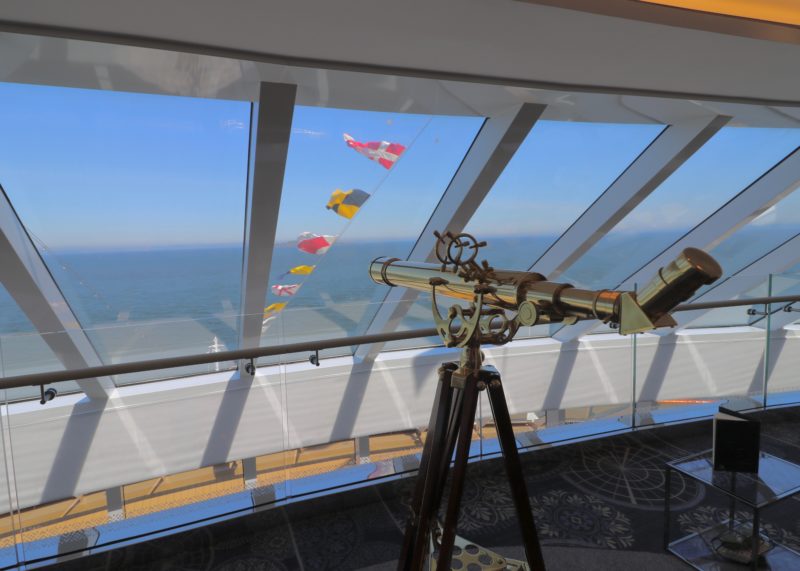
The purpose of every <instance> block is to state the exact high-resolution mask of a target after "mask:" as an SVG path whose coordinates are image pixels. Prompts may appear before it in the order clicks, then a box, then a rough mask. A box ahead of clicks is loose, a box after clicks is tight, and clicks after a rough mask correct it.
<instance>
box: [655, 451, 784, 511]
mask: <svg viewBox="0 0 800 571" xmlns="http://www.w3.org/2000/svg"><path fill="white" fill-rule="evenodd" d="M668 466H669V467H670V468H672V469H673V470H677V471H678V472H681V473H682V474H685V475H686V476H689V477H691V478H694V479H695V480H699V481H700V482H703V483H704V484H708V485H709V486H713V487H715V488H717V489H719V490H721V491H723V492H725V493H726V494H729V495H732V496H735V497H736V499H738V500H741V501H743V502H745V503H747V504H749V505H751V506H755V507H762V506H765V505H768V504H770V503H772V502H774V501H777V500H780V499H781V498H785V497H787V496H791V495H793V494H795V493H797V492H800V466H798V465H797V464H794V463H792V462H788V461H786V460H781V459H780V458H778V457H776V456H773V455H772V454H767V453H766V452H761V454H760V459H759V466H758V473H753V474H750V473H747V472H725V471H722V470H714V463H713V459H712V451H711V450H705V451H703V452H699V453H697V454H693V455H692V456H687V457H685V458H681V459H679V460H675V461H673V462H669V463H668Z"/></svg>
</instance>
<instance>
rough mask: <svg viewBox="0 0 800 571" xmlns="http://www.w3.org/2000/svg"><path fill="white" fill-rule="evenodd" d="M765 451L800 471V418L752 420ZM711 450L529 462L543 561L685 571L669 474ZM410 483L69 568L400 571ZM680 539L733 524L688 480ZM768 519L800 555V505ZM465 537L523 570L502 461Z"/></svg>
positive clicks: (683, 448) (465, 522)
mask: <svg viewBox="0 0 800 571" xmlns="http://www.w3.org/2000/svg"><path fill="white" fill-rule="evenodd" d="M755 416H756V417H758V418H760V419H761V420H762V422H763V424H762V449H763V450H765V451H766V452H771V453H773V454H776V455H778V456H780V457H783V458H786V459H788V460H792V461H795V462H798V463H800V408H791V409H779V410H772V411H767V412H763V413H759V414H757V415H755ZM710 447H711V422H710V421H703V422H696V423H691V424H683V425H678V426H672V427H660V428H655V429H650V430H642V431H638V432H635V433H630V434H624V435H619V436H613V437H607V438H602V439H599V440H593V441H588V442H583V443H576V444H570V445H564V446H558V447H553V448H548V449H543V450H537V451H534V452H529V453H525V454H523V455H522V457H521V458H522V462H523V469H524V471H525V477H526V480H527V484H528V489H529V492H530V496H531V506H532V508H533V511H534V515H535V517H536V523H537V527H538V531H539V537H540V539H541V542H542V545H543V550H544V553H545V558H546V560H547V562H548V566H549V567H550V568H553V569H559V570H561V569H616V568H620V569H621V568H652V569H672V568H674V569H681V568H684V567H683V564H682V563H680V562H679V561H678V559H677V558H674V557H672V556H669V555H666V554H664V552H663V549H662V530H663V489H664V472H663V466H664V463H665V462H666V461H668V460H671V459H674V458H678V457H680V456H685V455H686V454H688V453H691V452H694V451H700V450H704V449H707V448H710ZM413 484H414V480H413V478H405V479H401V480H395V481H392V482H386V483H383V484H380V485H374V486H370V487H365V488H361V489H357V490H353V491H349V492H342V493H338V494H333V495H330V496H326V497H321V498H315V499H312V500H307V501H303V502H298V503H294V504H290V505H288V506H285V507H280V508H276V509H269V510H265V511H262V512H259V513H256V514H252V515H248V516H243V517H240V518H236V519H231V520H228V521H224V522H221V523H217V524H214V525H210V526H206V527H202V528H198V529H194V530H191V531H186V532H183V533H179V534H176V535H172V536H169V537H165V538H161V539H155V540H151V541H148V542H144V543H140V544H138V545H133V546H129V547H125V548H121V549H116V550H113V551H108V552H106V553H100V554H97V555H92V556H89V557H83V558H80V559H76V560H72V561H67V562H65V563H61V564H59V565H57V566H55V567H54V568H57V569H59V570H63V571H68V570H69V571H71V570H81V571H86V570H90V571H93V570H100V569H103V570H106V569H108V570H112V569H113V570H117V569H136V570H154V569H158V570H165V571H166V570H201V569H202V570H213V571H240V570H241V571H245V570H256V569H259V570H260V569H265V570H276V571H277V570H281V571H284V570H293V569H298V570H302V571H312V570H323V569H330V570H349V569H393V568H394V567H395V565H396V560H397V557H398V556H399V552H400V545H401V541H402V529H403V526H404V524H405V519H406V516H407V514H408V505H409V497H410V494H411V490H412V487H413ZM672 493H673V500H672V507H673V512H672V513H673V518H672V529H673V533H674V536H676V537H677V536H678V534H680V535H683V534H685V533H689V532H690V531H695V530H699V529H701V528H704V527H708V526H709V525H710V524H712V523H713V522H716V521H721V520H722V519H724V518H725V517H726V515H727V501H726V499H725V497H723V496H722V495H717V494H716V493H715V492H713V491H710V490H709V489H708V488H706V487H704V486H702V485H700V484H698V483H695V482H694V481H693V480H689V479H686V478H682V477H680V476H679V475H678V476H677V477H673V481H672ZM798 500H800V496H798V498H791V499H787V500H785V501H783V502H781V503H779V504H777V505H775V506H773V507H770V508H767V509H765V510H763V512H762V522H763V530H764V532H765V533H766V534H767V535H769V536H770V537H771V538H772V539H775V540H777V541H780V542H781V543H783V544H784V545H786V546H788V547H790V548H793V549H795V550H800V516H799V514H800V512H798V509H800V504H798ZM462 506H463V507H462V511H461V516H460V520H459V525H458V533H459V535H462V536H464V537H467V538H469V539H470V540H471V541H474V542H476V543H478V544H480V545H483V546H484V547H487V548H489V549H493V550H495V551H497V552H498V553H501V554H502V555H505V556H508V557H512V558H523V552H522V548H521V545H520V536H519V532H518V529H517V523H516V516H515V514H514V508H513V504H512V501H511V496H510V493H509V488H508V484H507V482H506V478H505V472H504V469H503V464H502V460H501V459H491V460H485V461H483V462H478V463H475V464H472V465H470V467H469V470H468V476H467V482H466V488H465V493H464V500H463V503H462Z"/></svg>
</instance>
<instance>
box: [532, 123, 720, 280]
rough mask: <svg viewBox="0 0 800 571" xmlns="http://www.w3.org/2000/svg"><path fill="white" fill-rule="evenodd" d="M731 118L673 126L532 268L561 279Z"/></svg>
mask: <svg viewBox="0 0 800 571" xmlns="http://www.w3.org/2000/svg"><path fill="white" fill-rule="evenodd" d="M728 121H730V117H728V116H724V115H717V116H711V117H707V118H702V119H696V120H693V121H688V122H686V123H682V124H678V125H670V126H668V127H667V128H666V129H664V131H663V132H662V133H661V134H659V136H658V137H656V139H655V140H654V141H653V142H652V143H651V144H650V145H649V146H648V147H647V148H646V149H645V150H644V151H643V152H642V153H641V154H640V155H639V156H638V157H637V158H636V160H634V161H633V162H632V163H631V164H630V166H628V168H627V169H625V171H624V172H623V173H622V174H621V175H619V177H617V179H616V180H615V181H614V182H613V183H612V184H611V186H609V187H608V189H606V191H605V192H603V194H601V195H600V197H598V198H597V200H595V201H594V203H593V204H592V205H591V206H590V207H589V208H588V209H586V211H585V212H584V213H583V214H581V216H580V217H579V218H578V219H577V220H576V221H575V222H574V223H573V224H572V226H570V227H569V228H568V229H567V231H566V232H564V233H563V234H562V235H561V236H560V237H559V238H558V240H556V241H555V242H554V243H553V245H552V246H550V247H549V248H548V249H547V250H546V251H545V253H544V254H542V255H541V256H540V257H539V259H538V260H536V261H535V262H534V263H533V264H531V266H530V270H531V271H535V272H539V273H540V274H543V275H545V276H547V278H548V279H549V280H555V279H557V278H558V277H559V276H560V275H561V274H563V273H564V271H565V270H566V269H567V268H568V267H569V266H571V265H572V264H573V263H574V262H575V261H576V260H577V259H578V258H580V257H581V256H583V255H584V254H585V253H586V252H587V251H588V250H589V249H590V248H591V247H592V246H594V245H595V244H596V243H597V242H598V241H599V240H600V239H601V238H602V237H603V236H604V235H605V234H606V233H607V232H608V231H609V230H611V229H612V228H613V227H614V226H616V225H617V224H618V223H619V222H620V220H622V219H623V218H625V216H627V215H628V213H629V212H630V211H631V210H633V209H634V208H636V206H638V205H639V203H641V202H642V201H643V200H644V199H645V198H647V197H648V196H649V195H650V193H652V192H653V191H654V190H655V189H656V188H658V186H659V185H660V184H661V183H662V182H664V181H665V180H666V179H667V178H668V177H669V176H670V175H671V174H672V173H673V172H675V171H676V170H677V169H678V168H680V166H681V165H683V164H684V163H685V162H686V161H687V160H688V159H689V157H691V156H692V155H693V154H694V153H695V152H697V150H698V149H700V147H702V146H703V145H704V144H705V143H706V142H707V141H708V140H709V139H710V138H711V137H713V136H714V135H715V134H716V133H717V132H718V131H719V130H720V129H721V128H722V127H723V126H725V124H726V123H728Z"/></svg>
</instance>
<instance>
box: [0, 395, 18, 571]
mask: <svg viewBox="0 0 800 571" xmlns="http://www.w3.org/2000/svg"><path fill="white" fill-rule="evenodd" d="M7 407H8V400H7V395H6V391H3V390H0V432H2V436H3V439H4V441H5V437H6V434H7V433H8V420H7V419H8V415H7ZM15 498H16V494H15V491H14V477H13V470H12V464H11V462H10V455H9V452H8V450H7V447H6V446H3V447H2V450H0V567H2V568H3V569H5V568H11V567H16V566H17V565H18V564H19V563H20V558H19V553H18V551H17V541H18V539H19V531H20V517H19V516H20V514H19V510H18V508H17V502H16V500H15Z"/></svg>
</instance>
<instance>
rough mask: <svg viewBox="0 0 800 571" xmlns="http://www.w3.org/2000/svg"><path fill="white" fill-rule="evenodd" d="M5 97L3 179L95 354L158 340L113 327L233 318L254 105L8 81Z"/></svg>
mask: <svg viewBox="0 0 800 571" xmlns="http://www.w3.org/2000/svg"><path fill="white" fill-rule="evenodd" d="M0 102H1V103H2V105H0V122H2V124H3V125H4V134H5V135H6V136H4V137H3V138H2V140H0V184H2V186H3V188H4V189H5V191H6V193H7V195H8V197H9V199H10V201H11V203H12V205H13V207H14V209H15V210H16V213H17V214H18V215H19V218H20V220H21V222H22V224H24V226H25V228H26V229H27V230H28V233H29V235H30V238H31V240H32V244H33V245H34V246H35V247H36V249H37V251H38V253H39V255H40V256H41V257H42V259H43V260H44V262H45V264H46V265H47V268H48V270H49V271H50V273H51V274H52V277H53V278H54V279H55V281H56V283H57V285H58V287H59V289H60V291H61V294H62V295H63V297H64V298H65V299H66V301H67V303H68V304H69V306H70V309H71V311H72V312H73V313H74V315H75V316H76V317H77V319H78V321H79V322H80V324H81V326H82V327H83V328H84V329H85V330H86V332H87V334H88V335H89V337H90V339H91V343H92V344H93V345H94V349H95V350H96V351H97V353H98V355H99V356H100V358H101V359H102V361H104V362H106V363H110V362H118V361H119V360H121V359H124V358H126V357H125V354H130V353H131V352H138V353H140V354H143V355H144V354H146V353H147V351H148V350H149V349H150V348H151V347H152V345H151V344H150V342H151V341H152V338H151V336H145V337H129V338H126V339H125V340H124V342H120V340H119V339H117V338H116V337H115V336H114V333H115V332H116V331H117V330H116V329H115V326H118V325H121V324H135V325H142V326H143V327H146V325H156V324H158V323H169V322H171V321H173V320H189V319H203V318H212V317H216V316H218V315H219V314H223V313H232V314H236V313H238V311H239V308H238V305H239V300H240V285H241V284H240V281H241V273H242V272H241V268H242V236H243V234H244V214H243V213H244V208H245V198H246V181H247V160H248V145H249V130H250V107H251V106H250V104H249V103H248V102H242V101H229V100H222V99H214V100H211V99H201V98H189V97H175V96H157V95H147V94H140V93H135V94H134V93H123V92H114V91H109V90H90V89H72V88H64V87H47V86H40V85H24V84H8V83H3V84H0ZM43 164H46V165H47V168H46V169H43V168H42V165H43ZM156 328H157V327H156ZM106 334H108V335H109V337H107V336H106ZM226 343H227V344H228V346H229V348H234V347H233V346H234V345H235V344H236V343H237V340H236V339H235V338H232V339H226ZM156 345H157V344H156ZM207 345H208V343H206V342H205V341H201V342H200V344H199V345H197V346H195V347H194V349H193V350H194V351H195V352H202V351H205V350H206V347H207Z"/></svg>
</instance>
